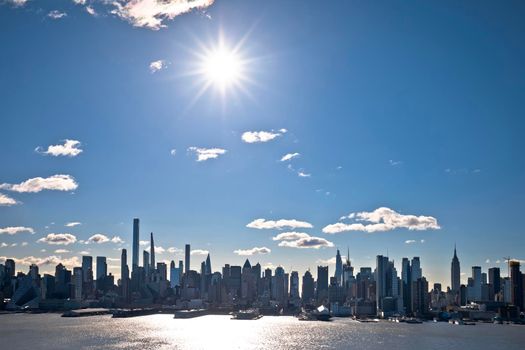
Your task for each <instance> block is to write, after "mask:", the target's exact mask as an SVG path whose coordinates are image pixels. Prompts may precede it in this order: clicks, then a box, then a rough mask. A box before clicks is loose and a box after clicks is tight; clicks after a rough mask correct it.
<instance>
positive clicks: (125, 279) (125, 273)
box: [120, 249, 129, 300]
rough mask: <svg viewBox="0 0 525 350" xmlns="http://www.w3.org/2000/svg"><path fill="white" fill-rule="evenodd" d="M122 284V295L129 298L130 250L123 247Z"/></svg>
mask: <svg viewBox="0 0 525 350" xmlns="http://www.w3.org/2000/svg"><path fill="white" fill-rule="evenodd" d="M120 286H121V289H122V297H123V298H124V299H125V300H127V299H128V296H129V267H128V252H127V250H126V249H122V254H121V255H120Z"/></svg>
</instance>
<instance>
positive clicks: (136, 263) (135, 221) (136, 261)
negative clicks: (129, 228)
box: [131, 218, 140, 270]
mask: <svg viewBox="0 0 525 350" xmlns="http://www.w3.org/2000/svg"><path fill="white" fill-rule="evenodd" d="M139 239H140V238H139V219H138V218H135V219H133V261H132V263H131V269H132V270H135V268H136V267H138V266H139Z"/></svg>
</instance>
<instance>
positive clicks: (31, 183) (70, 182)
mask: <svg viewBox="0 0 525 350" xmlns="http://www.w3.org/2000/svg"><path fill="white" fill-rule="evenodd" d="M77 187H78V184H77V183H76V181H75V179H74V178H73V177H72V176H70V175H53V176H50V177H46V178H43V177H35V178H32V179H28V180H26V181H24V182H21V183H19V184H9V183H3V184H0V189H3V190H8V191H13V192H31V193H35V192H40V191H43V190H50V191H72V190H75V189H77Z"/></svg>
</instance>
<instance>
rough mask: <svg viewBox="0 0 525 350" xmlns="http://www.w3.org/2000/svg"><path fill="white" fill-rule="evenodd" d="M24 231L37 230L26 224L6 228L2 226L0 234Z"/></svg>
mask: <svg viewBox="0 0 525 350" xmlns="http://www.w3.org/2000/svg"><path fill="white" fill-rule="evenodd" d="M23 232H29V233H30V234H34V233H35V230H33V228H31V227H25V226H8V227H4V228H0V235H1V234H4V233H5V234H8V235H16V234H17V233H23Z"/></svg>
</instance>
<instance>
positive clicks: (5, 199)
mask: <svg viewBox="0 0 525 350" xmlns="http://www.w3.org/2000/svg"><path fill="white" fill-rule="evenodd" d="M16 204H20V202H18V201H17V200H15V199H13V198H11V197H9V196H6V195H5V194H3V193H0V206H5V207H10V206H12V205H16Z"/></svg>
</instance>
